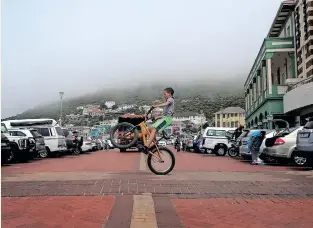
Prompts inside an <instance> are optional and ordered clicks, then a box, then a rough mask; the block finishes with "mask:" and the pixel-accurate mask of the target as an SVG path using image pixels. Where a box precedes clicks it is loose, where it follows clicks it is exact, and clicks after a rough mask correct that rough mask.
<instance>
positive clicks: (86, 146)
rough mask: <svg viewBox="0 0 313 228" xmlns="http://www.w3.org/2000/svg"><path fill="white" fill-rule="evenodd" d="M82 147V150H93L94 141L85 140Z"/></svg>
mask: <svg viewBox="0 0 313 228" xmlns="http://www.w3.org/2000/svg"><path fill="white" fill-rule="evenodd" d="M81 149H82V152H89V151H92V143H91V142H90V141H84V142H83V145H82V147H81Z"/></svg>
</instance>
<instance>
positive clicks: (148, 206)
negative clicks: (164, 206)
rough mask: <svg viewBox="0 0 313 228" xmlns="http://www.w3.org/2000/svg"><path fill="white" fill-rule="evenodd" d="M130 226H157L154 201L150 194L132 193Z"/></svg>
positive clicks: (154, 227)
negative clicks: (132, 203)
mask: <svg viewBox="0 0 313 228" xmlns="http://www.w3.org/2000/svg"><path fill="white" fill-rule="evenodd" d="M133 198H134V205H133V213H132V220H131V224H130V228H158V225H157V221H156V216H155V210H154V202H153V199H152V196H151V194H150V195H134V196H133Z"/></svg>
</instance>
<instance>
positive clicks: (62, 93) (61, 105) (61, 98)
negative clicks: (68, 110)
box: [59, 92, 64, 127]
mask: <svg viewBox="0 0 313 228" xmlns="http://www.w3.org/2000/svg"><path fill="white" fill-rule="evenodd" d="M59 95H60V126H61V127H62V111H63V110H62V109H63V95H64V92H59Z"/></svg>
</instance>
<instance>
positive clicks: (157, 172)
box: [147, 147, 175, 175]
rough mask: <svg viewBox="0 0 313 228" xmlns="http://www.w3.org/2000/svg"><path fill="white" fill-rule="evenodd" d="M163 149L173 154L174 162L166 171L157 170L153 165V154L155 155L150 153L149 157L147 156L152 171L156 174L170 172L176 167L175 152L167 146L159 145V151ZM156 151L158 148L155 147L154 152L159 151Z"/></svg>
mask: <svg viewBox="0 0 313 228" xmlns="http://www.w3.org/2000/svg"><path fill="white" fill-rule="evenodd" d="M162 150H164V151H166V152H167V153H169V154H170V156H171V158H172V164H171V166H170V168H169V169H168V170H166V171H165V172H159V171H156V170H155V169H154V168H153V166H152V162H153V161H152V156H153V155H152V154H150V153H149V155H148V158H147V164H148V168H149V169H150V171H151V172H152V173H154V174H156V175H166V174H168V173H170V172H171V171H172V170H173V169H174V167H175V156H174V154H173V152H172V151H171V150H170V149H168V148H166V147H159V151H162ZM156 151H157V149H156V148H155V149H154V150H153V151H152V153H157V152H156Z"/></svg>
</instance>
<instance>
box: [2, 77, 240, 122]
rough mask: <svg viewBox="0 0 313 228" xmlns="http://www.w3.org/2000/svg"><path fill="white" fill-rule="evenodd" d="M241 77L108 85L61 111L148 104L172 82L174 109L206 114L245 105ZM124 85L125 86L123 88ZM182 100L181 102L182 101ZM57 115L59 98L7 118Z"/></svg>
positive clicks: (73, 100) (69, 101)
mask: <svg viewBox="0 0 313 228" xmlns="http://www.w3.org/2000/svg"><path fill="white" fill-rule="evenodd" d="M243 80H244V79H243V77H239V78H235V79H232V80H227V81H220V80H218V79H216V80H214V81H212V82H210V81H209V80H205V79H203V80H197V81H194V82H193V81H190V80H188V81H185V82H180V81H174V82H171V83H169V82H166V83H160V82H155V83H150V84H142V85H140V84H139V85H138V86H134V87H129V88H127V87H125V85H124V86H123V85H121V86H120V87H119V88H107V89H101V90H98V91H94V92H91V93H89V94H83V95H81V96H78V97H75V98H66V97H65V98H64V99H63V115H67V114H71V113H77V110H76V107H77V106H81V105H86V104H101V103H104V102H105V101H107V100H114V101H115V102H116V103H117V104H137V105H144V104H147V105H150V104H152V102H153V101H155V100H156V99H160V100H162V92H163V89H164V88H166V87H168V86H171V87H173V88H174V90H175V94H174V97H175V100H176V106H175V108H176V111H177V112H183V111H194V112H200V110H203V111H204V113H205V114H206V116H208V117H211V116H212V114H213V113H214V112H216V111H219V109H222V108H225V107H228V106H240V107H244V96H243V88H242V87H243V83H244V81H243ZM123 87H124V88H123ZM181 101H183V102H181ZM59 116H60V102H59V101H58V102H54V103H50V104H44V105H39V106H37V107H35V108H32V109H29V110H27V111H25V112H23V113H21V114H18V115H16V116H12V117H10V118H7V119H23V118H54V119H58V118H59Z"/></svg>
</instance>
